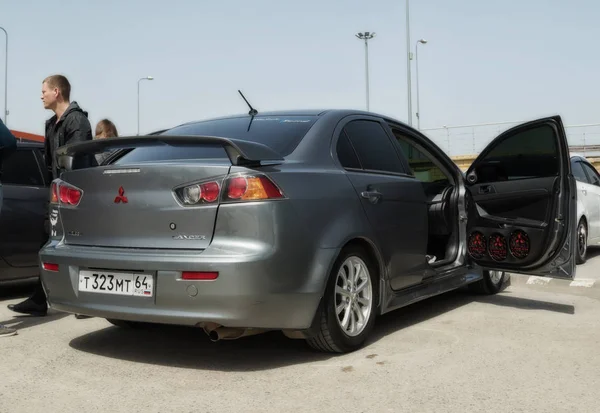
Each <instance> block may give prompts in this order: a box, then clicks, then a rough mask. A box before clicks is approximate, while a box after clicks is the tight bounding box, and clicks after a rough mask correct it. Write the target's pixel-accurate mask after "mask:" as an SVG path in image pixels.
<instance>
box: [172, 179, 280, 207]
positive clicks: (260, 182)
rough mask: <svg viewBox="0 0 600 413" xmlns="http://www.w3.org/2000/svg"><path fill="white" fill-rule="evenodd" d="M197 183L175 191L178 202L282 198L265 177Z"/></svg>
mask: <svg viewBox="0 0 600 413" xmlns="http://www.w3.org/2000/svg"><path fill="white" fill-rule="evenodd" d="M221 189H222V188H221V185H220V183H219V182H217V181H210V182H198V183H194V184H191V185H187V186H183V187H180V188H176V189H175V194H176V196H177V198H178V199H179V201H180V202H181V203H182V204H183V205H185V206H197V205H203V204H212V203H215V202H217V201H218V200H219V198H220V200H221V202H239V201H258V200H266V199H278V198H283V193H282V192H281V190H280V189H279V188H278V187H277V185H275V183H273V181H271V180H270V179H269V178H268V177H266V176H265V175H245V174H240V175H234V176H231V177H228V178H226V179H225V181H224V182H223V190H221Z"/></svg>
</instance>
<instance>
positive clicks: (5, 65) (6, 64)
mask: <svg viewBox="0 0 600 413" xmlns="http://www.w3.org/2000/svg"><path fill="white" fill-rule="evenodd" d="M0 30H2V31H3V32H4V36H5V37H6V47H5V51H6V56H4V124H5V125H7V124H8V33H7V32H6V30H5V29H4V28H3V27H0Z"/></svg>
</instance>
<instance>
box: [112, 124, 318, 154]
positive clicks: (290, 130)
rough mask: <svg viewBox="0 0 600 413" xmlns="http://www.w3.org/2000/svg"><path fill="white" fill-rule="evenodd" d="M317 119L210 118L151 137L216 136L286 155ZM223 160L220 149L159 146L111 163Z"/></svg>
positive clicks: (138, 151)
mask: <svg viewBox="0 0 600 413" xmlns="http://www.w3.org/2000/svg"><path fill="white" fill-rule="evenodd" d="M317 119H318V117H317V116H266V115H265V116H255V117H254V118H251V117H250V116H246V117H239V118H224V119H214V120H207V121H201V122H194V123H189V124H185V125H181V126H176V127H174V128H172V129H168V130H165V131H160V132H157V133H154V134H155V135H171V136H177V135H192V136H218V137H223V138H231V139H240V140H245V141H250V142H257V143H261V144H263V145H266V146H268V147H270V148H271V149H273V150H274V151H275V152H277V153H279V154H280V155H281V156H287V155H289V154H290V153H292V152H293V151H294V149H296V146H298V144H299V143H300V141H301V140H302V138H303V137H304V135H306V133H307V132H308V130H309V129H310V128H311V127H312V126H313V125H314V123H315V122H316V121H317ZM209 158H210V159H222V158H223V159H227V153H226V152H225V150H224V149H223V148H222V147H221V146H214V145H213V146H208V145H202V146H190V145H187V146H160V147H145V148H136V149H134V150H132V151H128V153H127V154H126V155H125V156H122V157H120V158H119V159H118V160H117V161H115V162H114V163H115V164H125V163H137V162H153V161H168V160H181V159H209Z"/></svg>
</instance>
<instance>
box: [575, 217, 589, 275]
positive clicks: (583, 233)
mask: <svg viewBox="0 0 600 413" xmlns="http://www.w3.org/2000/svg"><path fill="white" fill-rule="evenodd" d="M587 242H588V232H587V225H586V223H585V220H584V219H583V218H582V219H580V220H579V224H577V244H576V246H575V258H576V260H575V262H576V263H577V264H584V263H585V262H586V261H587V248H588V243H587Z"/></svg>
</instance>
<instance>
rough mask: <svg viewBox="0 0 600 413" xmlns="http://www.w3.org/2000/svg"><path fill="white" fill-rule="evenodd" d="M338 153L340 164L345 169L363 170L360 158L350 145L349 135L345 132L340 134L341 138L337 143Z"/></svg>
mask: <svg viewBox="0 0 600 413" xmlns="http://www.w3.org/2000/svg"><path fill="white" fill-rule="evenodd" d="M336 152H337V156H338V159H339V160H340V163H341V164H342V166H343V167H344V168H348V169H361V167H360V161H359V160H358V156H357V155H356V152H355V151H354V148H353V147H352V144H351V143H350V139H348V135H346V132H345V131H342V132H341V133H340V137H339V138H338V141H337V146H336Z"/></svg>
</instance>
